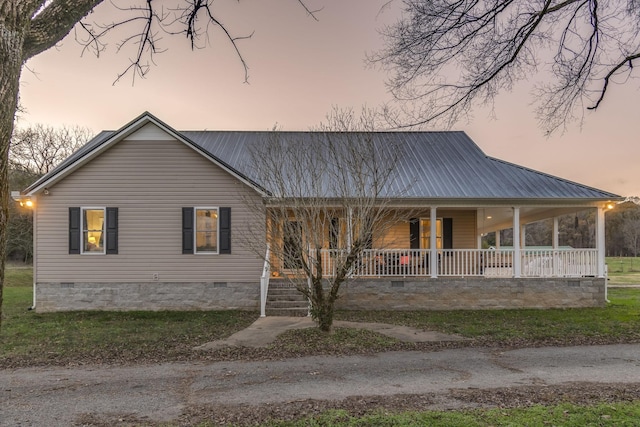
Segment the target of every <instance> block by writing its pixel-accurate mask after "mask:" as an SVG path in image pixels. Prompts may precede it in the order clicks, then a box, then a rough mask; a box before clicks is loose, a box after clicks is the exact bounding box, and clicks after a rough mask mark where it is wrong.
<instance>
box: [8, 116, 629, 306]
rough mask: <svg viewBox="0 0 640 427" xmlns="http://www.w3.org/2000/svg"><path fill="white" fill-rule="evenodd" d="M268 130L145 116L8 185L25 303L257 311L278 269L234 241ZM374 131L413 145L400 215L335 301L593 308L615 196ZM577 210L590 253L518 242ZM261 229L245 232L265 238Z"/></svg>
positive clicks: (410, 136) (447, 142) (244, 221)
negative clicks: (215, 127) (27, 264)
mask: <svg viewBox="0 0 640 427" xmlns="http://www.w3.org/2000/svg"><path fill="white" fill-rule="evenodd" d="M269 133H270V132H240V131H177V130H175V129H173V128H172V127H170V126H169V125H167V124H166V123H164V122H162V121H160V120H159V119H157V118H156V117H154V116H153V115H151V114H149V113H144V114H142V115H141V116H139V117H137V118H136V119H134V120H133V121H131V122H130V123H128V124H126V125H125V126H123V127H122V128H121V129H119V130H117V131H103V132H101V133H100V134H98V135H97V136H96V137H95V138H93V139H92V140H91V141H89V142H88V143H87V144H86V145H85V146H84V147H82V148H81V149H80V150H78V151H77V152H76V153H74V154H73V155H72V156H70V157H69V158H68V159H67V160H65V161H64V162H63V163H62V164H60V165H59V166H58V167H57V168H55V169H54V170H52V171H51V172H50V173H48V174H47V175H45V176H43V177H42V178H41V179H39V180H37V181H36V182H35V183H33V184H32V185H31V186H29V187H28V188H27V189H25V190H23V191H22V192H20V193H17V192H14V194H13V196H14V198H15V199H16V200H21V201H25V200H27V199H28V200H30V201H31V202H32V203H33V211H34V215H33V220H34V264H33V265H34V296H33V305H34V308H35V309H36V310H38V311H41V312H46V311H61V310H165V309H166V310H185V309H193V310H208V309H231V308H234V309H235V308H237V309H250V310H257V309H258V308H261V309H262V312H263V313H264V309H265V304H267V303H266V300H267V296H268V295H267V293H268V289H269V285H268V284H269V281H270V278H271V281H272V283H273V276H275V275H278V273H282V270H283V269H285V267H286V266H278V265H277V263H275V262H274V263H268V262H267V263H265V257H266V258H268V256H266V254H265V255H262V256H259V255H258V254H256V252H255V251H253V250H250V249H249V248H247V247H246V246H245V245H243V244H242V242H240V241H239V239H238V237H239V236H240V235H241V234H242V231H243V230H245V229H246V228H247V227H249V226H250V225H251V223H252V222H256V221H258V222H259V221H264V218H259V217H258V218H256V215H255V212H253V211H251V209H249V208H248V206H247V203H249V202H252V201H254V202H257V203H258V204H259V203H261V202H263V203H264V204H265V208H266V209H269V205H268V203H266V202H264V200H267V199H268V198H269V197H268V196H269V189H268V188H265V187H264V186H263V183H261V182H258V178H256V177H255V176H254V175H252V171H251V170H250V168H248V167H247V164H248V163H247V154H246V153H247V151H248V150H249V148H250V147H251V146H252V145H254V144H259V143H260V141H262V140H264V138H268V136H269ZM309 133H310V132H287V133H286V136H287V137H288V138H301V139H304V136H305V135H309ZM376 135H384V136H385V138H393V139H394V140H396V141H399V142H400V143H401V144H403V145H404V146H406V147H407V151H408V153H410V155H409V156H406V159H404V160H403V161H402V164H400V165H399V170H400V172H399V174H400V175H398V176H399V178H398V179H404V178H403V177H402V174H406V173H411V178H410V179H407V185H405V186H404V188H405V190H406V191H405V192H404V193H403V195H402V197H401V198H397V199H394V201H393V202H392V203H388V204H387V205H386V207H385V208H386V209H395V210H396V211H397V212H403V209H408V208H409V207H410V208H411V209H410V210H411V213H410V214H407V216H406V217H404V218H402V215H399V218H400V219H399V220H398V221H397V224H394V226H393V227H392V229H390V230H387V231H386V232H385V233H390V234H392V235H393V236H394V239H391V240H389V239H387V238H386V237H387V235H381V236H375V239H373V244H372V245H371V247H369V248H368V249H367V250H366V251H365V252H364V253H363V260H362V262H361V263H359V264H358V265H357V271H354V272H353V275H354V277H355V278H354V279H353V280H352V281H350V282H349V283H348V284H347V285H346V286H345V287H344V289H343V296H342V298H341V299H340V300H339V306H340V307H342V308H346V309H349V308H370V309H411V308H413V309H454V308H455V309H457V308H503V307H508V308H518V307H576V306H599V305H603V304H604V303H605V301H606V277H605V276H606V266H605V258H604V251H605V249H604V248H605V245H604V230H605V226H604V221H605V211H606V210H607V209H608V207H609V206H610V204H611V203H612V202H615V201H618V200H621V198H620V196H617V195H615V194H612V193H609V192H606V191H602V190H598V189H595V188H591V187H588V186H586V185H582V184H578V183H575V182H571V181H568V180H565V179H561V178H557V177H555V176H551V175H548V174H545V173H541V172H537V171H534V170H531V169H528V168H526V167H523V166H518V165H515V164H512V163H508V162H505V161H502V160H499V159H496V158H492V157H489V156H487V155H485V154H484V153H483V152H482V150H481V149H480V148H479V147H478V146H477V145H476V144H475V143H474V142H473V141H472V140H471V139H470V138H469V137H468V136H467V135H466V134H465V133H464V132H380V133H373V138H376V137H377V136H376ZM284 166H285V165H283V167H284ZM407 171H408V172H407ZM407 176H408V175H407ZM405 178H406V176H405ZM389 191H392V190H389ZM585 209H592V210H594V211H595V212H596V215H595V217H596V227H595V233H596V239H595V241H596V244H595V247H592V248H566V247H561V246H559V243H558V239H557V234H558V233H557V221H555V222H554V233H553V235H554V238H553V242H552V244H551V245H549V247H546V248H527V247H526V246H524V244H523V242H524V239H522V233H524V230H525V226H526V224H527V223H531V222H535V221H539V220H542V219H551V218H557V217H558V216H561V215H564V214H567V213H574V212H576V211H578V210H585ZM407 212H409V211H408V210H407ZM503 229H513V230H516V232H514V233H513V242H512V245H510V246H509V247H501V246H500V241H499V239H498V240H497V241H496V243H495V246H494V247H492V248H489V249H486V248H482V246H481V236H482V235H483V234H486V233H489V232H494V231H499V230H503ZM329 233H331V231H329ZM265 236H266V234H265V235H263V236H254V239H257V240H263V241H264V243H265V246H266V243H275V242H266V237H265ZM497 236H499V233H497ZM331 238H332V237H331V236H328V240H331ZM385 241H386V242H387V244H386V245H385V246H384V247H378V246H377V244H376V242H385ZM510 243H511V242H510ZM334 246H335V242H334ZM332 249H333V250H335V249H336V248H335V247H333V248H332ZM327 250H329V249H327ZM326 259H327V260H329V261H328V263H327V272H326V273H325V274H326V275H329V274H331V266H330V259H331V258H330V257H327V258H326ZM381 260H384V262H381Z"/></svg>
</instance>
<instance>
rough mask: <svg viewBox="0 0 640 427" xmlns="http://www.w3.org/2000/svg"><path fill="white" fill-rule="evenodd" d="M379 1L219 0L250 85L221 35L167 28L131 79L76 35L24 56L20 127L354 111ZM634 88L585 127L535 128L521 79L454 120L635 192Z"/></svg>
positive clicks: (374, 78)
mask: <svg viewBox="0 0 640 427" xmlns="http://www.w3.org/2000/svg"><path fill="white" fill-rule="evenodd" d="M386 3H387V0H348V1H326V0H308V1H307V4H308V5H309V6H310V8H314V7H318V8H319V7H323V9H322V10H321V11H320V12H318V13H317V16H318V19H319V22H316V21H314V20H313V19H311V18H309V17H307V16H306V13H305V11H304V10H303V9H302V8H301V7H300V6H298V5H297V2H296V1H295V0H286V1H285V0H279V1H276V0H270V1H267V0H261V1H255V2H236V1H234V0H220V1H218V2H216V3H214V6H216V7H222V8H225V9H226V8H228V11H226V10H224V11H222V12H221V15H220V16H221V17H222V19H223V22H224V23H225V24H226V25H227V26H228V27H229V28H230V29H231V31H233V32H234V35H238V36H239V35H246V34H250V33H251V32H253V31H254V30H255V33H254V35H253V37H252V38H251V39H250V40H246V41H242V42H239V47H240V49H241V51H242V54H243V56H244V58H245V60H246V61H247V63H248V65H249V67H250V69H249V75H250V77H249V83H248V84H245V83H243V80H244V74H243V69H242V67H241V65H240V63H239V61H238V59H237V57H236V56H235V55H234V53H233V51H232V50H231V47H230V45H229V43H228V42H226V41H225V40H223V38H222V37H221V34H220V33H219V32H215V33H213V37H212V38H211V45H212V46H210V47H208V48H206V49H202V50H196V51H191V50H190V48H189V44H188V42H187V40H186V39H182V38H170V37H168V36H167V37H165V38H164V39H163V40H162V42H161V44H162V46H164V47H167V48H168V50H167V52H165V53H162V54H160V55H157V56H156V57H155V61H156V64H157V66H155V67H153V68H152V70H151V71H150V73H149V75H148V77H147V78H146V79H137V80H136V82H135V85H132V82H131V77H130V76H128V77H125V78H124V80H122V81H121V82H119V83H117V84H115V85H113V82H114V80H115V78H116V76H117V74H118V73H119V72H121V71H122V70H123V69H124V68H125V67H126V66H127V65H128V63H129V55H128V53H127V52H120V53H118V54H116V53H115V51H116V44H115V43H112V44H110V45H109V46H108V50H107V51H106V52H105V53H104V54H102V55H101V57H100V58H99V59H97V58H95V57H94V56H92V55H90V54H85V55H84V56H82V57H81V52H82V47H81V46H80V45H79V44H78V43H76V42H75V40H74V36H73V33H72V34H71V35H70V36H69V37H68V38H67V39H65V40H64V41H63V42H62V43H61V44H60V45H59V46H58V47H57V48H54V49H51V50H49V51H48V52H45V53H43V54H41V55H39V56H37V57H36V58H34V59H32V60H31V61H29V62H28V63H27V66H26V68H25V69H24V70H23V73H22V80H21V102H22V105H23V107H24V108H25V109H26V113H24V114H22V115H21V117H20V119H19V122H18V125H19V126H22V127H25V126H28V125H30V124H32V123H46V124H51V125H80V126H85V127H88V128H90V129H92V130H94V131H95V132H98V131H100V130H102V129H117V128H119V127H121V126H122V125H124V124H126V123H127V122H129V121H130V120H132V119H133V118H135V117H136V116H138V115H139V114H141V113H142V112H143V111H149V112H151V113H152V114H154V115H156V116H157V117H158V118H160V119H161V120H163V121H165V122H166V123H167V124H169V125H170V126H172V127H174V128H176V129H178V130H196V129H210V130H212V129H234V130H267V129H271V128H273V126H274V125H275V124H278V125H279V126H280V127H281V128H283V129H285V130H307V129H309V128H310V127H311V126H315V125H317V124H318V123H319V122H321V121H322V120H323V119H324V117H325V115H326V114H327V112H329V111H330V110H331V108H332V106H334V105H335V106H338V107H343V108H348V107H353V108H354V109H356V110H358V109H360V107H361V106H363V105H367V106H369V107H375V106H378V105H380V104H382V103H383V102H385V101H388V100H389V99H390V97H389V95H388V94H387V91H386V89H385V86H384V79H385V75H384V74H383V73H382V72H380V71H377V70H373V69H370V68H368V67H366V66H365V63H364V57H365V53H367V52H373V51H374V50H376V49H377V48H379V47H380V46H381V45H382V40H381V37H380V36H379V34H378V30H379V29H380V28H381V27H382V26H383V25H384V24H385V23H390V22H393V21H394V20H395V19H396V17H397V16H398V15H397V13H398V12H397V10H395V8H397V5H398V3H397V2H396V3H392V4H391V6H390V7H389V8H387V9H385V10H384V11H382V12H381V11H380V7H381V6H382V5H383V4H386ZM218 5H219V6H218ZM113 10H114V7H113V6H112V4H111V3H109V2H105V3H104V4H103V5H101V6H99V7H98V8H97V9H96V11H95V12H94V14H93V18H94V19H95V20H98V21H103V22H104V21H108V20H109V15H110V14H112V13H113ZM120 37H121V36H119V37H118V38H117V39H116V41H117V40H118V39H119V38H120ZM541 78H542V77H535V79H536V80H539V79H541ZM534 81H535V80H532V81H531V82H529V83H533V82H534ZM639 88H640V84H639V83H638V81H637V80H635V81H634V80H630V81H629V82H627V84H625V85H614V86H613V87H612V88H611V92H610V94H609V96H608V98H607V100H606V102H604V104H603V105H602V106H601V107H600V109H599V110H598V112H596V113H591V112H588V113H587V114H586V116H585V121H584V124H583V126H582V128H580V127H579V125H578V124H573V125H571V126H570V128H569V129H568V131H567V132H565V133H564V135H556V136H554V137H552V138H549V139H547V138H545V137H544V136H543V133H542V131H541V130H540V129H539V128H538V127H537V122H536V119H535V117H534V115H533V107H532V106H531V105H530V104H531V101H532V98H531V97H530V96H529V86H528V84H527V83H523V84H522V85H520V86H518V87H517V88H516V89H515V90H514V91H513V92H511V93H503V94H502V95H501V96H499V98H498V99H497V104H496V106H495V116H496V118H492V115H491V114H490V113H491V111H490V109H489V108H484V107H479V108H477V109H476V110H474V113H473V120H472V121H471V122H470V123H466V122H465V123H458V124H457V125H456V126H455V127H454V129H456V130H464V131H466V132H467V133H468V134H469V136H470V137H471V138H472V139H474V141H475V142H476V143H477V144H478V145H479V146H480V147H481V148H482V149H483V150H484V151H485V153H486V154H488V155H490V156H493V157H497V158H500V159H503V160H507V161H510V162H514V163H517V164H520V165H523V166H526V167H530V168H533V169H537V170H540V171H542V172H546V173H550V174H553V175H557V176H560V177H563V178H566V179H569V180H572V181H577V182H580V183H583V184H586V185H590V186H594V187H597V188H600V189H603V190H607V191H611V192H614V193H617V194H620V195H622V196H632V195H640V169H639V168H638V163H639V160H640V141H638V137H637V130H636V128H637V123H638V120H639V119H640V115H639V114H638V112H639V109H638V107H637V106H638V89H639ZM435 130H439V129H435Z"/></svg>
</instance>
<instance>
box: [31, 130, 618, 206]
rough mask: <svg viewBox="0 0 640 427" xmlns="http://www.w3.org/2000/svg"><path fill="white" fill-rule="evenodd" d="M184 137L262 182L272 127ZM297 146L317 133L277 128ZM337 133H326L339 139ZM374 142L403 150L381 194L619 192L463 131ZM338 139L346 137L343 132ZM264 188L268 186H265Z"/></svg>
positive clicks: (587, 195) (584, 195)
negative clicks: (534, 163) (507, 155)
mask: <svg viewBox="0 0 640 427" xmlns="http://www.w3.org/2000/svg"><path fill="white" fill-rule="evenodd" d="M114 133H116V132H114V131H103V132H101V133H100V134H98V135H97V136H96V137H95V138H93V139H92V140H91V141H89V142H88V143H87V144H86V145H84V146H83V147H82V148H80V149H79V150H78V151H76V152H75V153H74V154H73V155H72V156H70V157H69V158H68V159H67V160H65V161H64V162H63V163H62V164H60V165H59V166H58V167H57V168H55V169H54V170H53V171H52V172H50V173H49V174H47V175H46V176H45V177H43V178H41V179H40V180H38V181H37V182H36V183H34V184H33V185H31V186H30V187H29V188H30V189H33V188H36V187H37V184H38V183H41V182H45V181H46V179H47V177H50V176H54V175H55V174H56V173H58V172H59V171H62V170H64V169H65V168H67V167H69V166H70V165H73V164H74V162H76V161H77V160H79V159H81V158H83V157H84V156H85V155H86V154H87V153H89V152H91V151H92V150H94V149H96V148H98V147H99V146H100V145H101V144H103V143H104V142H105V141H107V140H108V139H109V138H110V137H111V136H112V135H114ZM178 133H179V134H180V135H182V136H183V137H184V138H185V139H187V140H188V141H190V142H191V143H193V144H195V145H197V146H198V147H199V148H201V149H202V150H203V151H204V152H206V153H208V154H209V155H211V156H213V157H214V158H216V159H219V160H220V161H221V162H223V163H224V164H226V165H228V166H229V167H230V168H231V169H232V170H234V171H237V172H238V173H239V174H241V175H242V176H244V177H246V178H247V179H249V180H251V181H253V182H255V183H256V184H257V185H263V183H261V182H259V179H258V177H257V176H255V174H254V173H252V171H251V159H250V153H251V150H252V147H255V146H257V145H259V144H265V143H268V139H269V138H270V137H273V135H274V133H273V132H272V131H180V132H178ZM281 135H284V136H286V137H287V138H291V139H293V140H295V141H298V142H299V143H301V144H308V143H313V141H314V140H313V138H315V137H318V135H320V136H321V134H317V133H315V134H314V133H312V132H281ZM340 135H344V134H340V133H332V137H334V138H335V137H338V138H340V137H341V136H340ZM372 135H373V138H374V145H375V146H381V145H382V144H385V143H386V141H387V140H388V138H394V139H396V141H395V142H397V143H398V144H399V145H400V146H401V147H402V149H403V150H404V152H403V153H402V156H401V158H400V161H399V164H398V165H397V169H398V171H397V174H396V177H395V180H394V181H393V182H390V183H389V188H388V191H387V192H386V194H385V195H386V196H388V197H403V198H443V199H447V198H448V199H464V198H473V199H555V198H559V199H609V198H619V196H617V195H615V194H612V193H609V192H606V191H602V190H598V189H595V188H592V187H588V186H585V185H582V184H578V183H575V182H571V181H568V180H565V179H562V178H558V177H555V176H551V175H548V174H545V173H542V172H537V171H534V170H532V169H528V168H526V167H522V166H518V165H515V164H512V163H509V162H505V161H502V160H499V159H495V158H493V157H489V156H487V155H486V154H485V153H484V152H483V151H482V150H481V149H480V147H478V145H476V144H475V143H474V142H473V141H472V140H471V139H470V138H469V137H468V136H467V134H466V133H464V132H461V131H452V132H374V133H372ZM343 138H344V143H345V144H348V143H349V137H346V136H343ZM266 190H270V189H268V188H267V189H266Z"/></svg>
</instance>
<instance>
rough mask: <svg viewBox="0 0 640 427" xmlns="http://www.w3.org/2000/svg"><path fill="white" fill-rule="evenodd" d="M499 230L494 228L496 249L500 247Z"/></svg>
mask: <svg viewBox="0 0 640 427" xmlns="http://www.w3.org/2000/svg"><path fill="white" fill-rule="evenodd" d="M500 231H502V230H496V249H498V250H499V249H500Z"/></svg>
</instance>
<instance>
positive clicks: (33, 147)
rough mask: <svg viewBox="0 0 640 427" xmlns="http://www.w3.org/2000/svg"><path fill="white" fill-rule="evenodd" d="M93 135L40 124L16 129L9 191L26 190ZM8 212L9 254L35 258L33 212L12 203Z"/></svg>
mask: <svg viewBox="0 0 640 427" xmlns="http://www.w3.org/2000/svg"><path fill="white" fill-rule="evenodd" d="M91 136H92V132H91V130H89V129H87V128H82V127H79V126H75V127H66V126H63V127H60V128H56V127H53V126H46V125H42V124H37V125H34V126H31V127H29V128H25V129H15V131H14V133H13V137H12V138H11V145H10V147H9V164H10V170H9V186H10V188H11V189H12V190H16V189H21V188H25V187H26V186H27V185H29V184H30V183H31V182H33V180H35V179H36V178H39V177H41V176H42V175H44V174H46V173H48V172H49V171H51V170H52V169H53V168H54V167H56V166H57V165H58V164H59V163H60V162H62V161H63V160H64V159H66V158H67V157H69V156H70V155H71V154H72V153H73V152H74V151H76V150H77V149H78V148H80V147H81V146H82V145H84V144H85V143H86V142H87V141H88V140H89V139H90V138H91ZM9 213H10V216H9V222H8V227H7V255H8V256H9V257H13V258H15V257H17V256H20V258H21V259H22V260H23V261H24V262H27V261H29V260H30V259H31V258H32V256H33V223H32V212H31V210H30V209H29V208H25V207H21V206H17V205H16V204H10V205H9Z"/></svg>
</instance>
